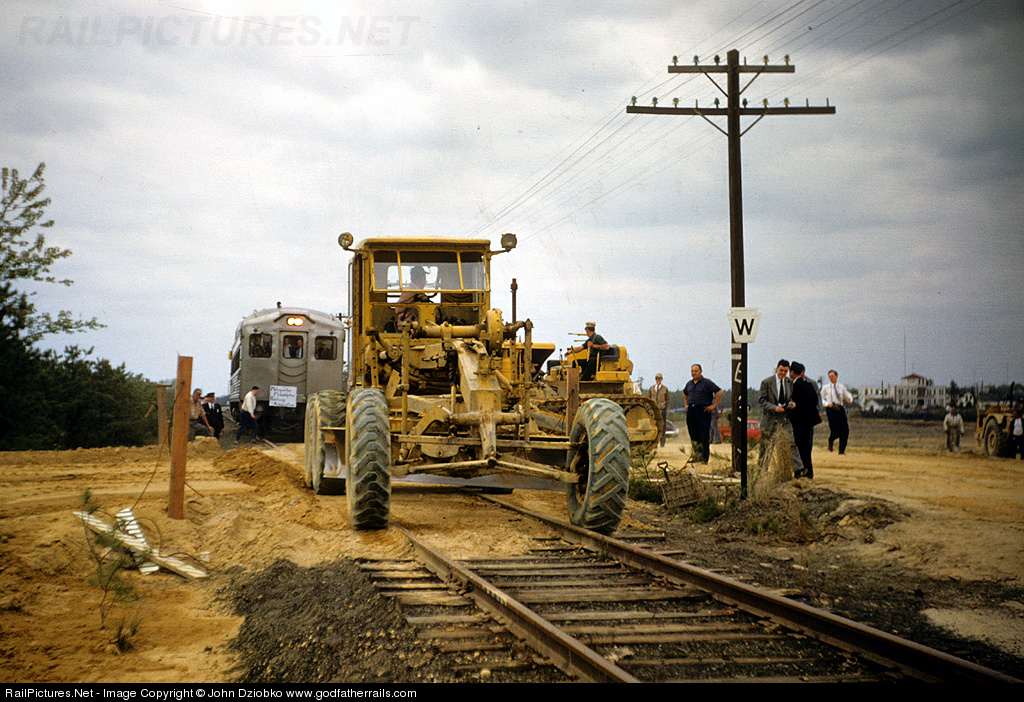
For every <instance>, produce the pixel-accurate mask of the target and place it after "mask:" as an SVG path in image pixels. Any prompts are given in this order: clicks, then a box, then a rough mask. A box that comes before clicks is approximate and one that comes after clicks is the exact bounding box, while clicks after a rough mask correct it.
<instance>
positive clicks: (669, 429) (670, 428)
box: [665, 419, 679, 436]
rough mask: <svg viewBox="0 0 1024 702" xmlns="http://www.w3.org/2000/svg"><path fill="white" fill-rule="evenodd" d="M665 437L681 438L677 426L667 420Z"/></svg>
mask: <svg viewBox="0 0 1024 702" xmlns="http://www.w3.org/2000/svg"><path fill="white" fill-rule="evenodd" d="M665 436H679V430H678V429H676V425H675V424H673V423H672V422H670V421H669V420H667V419H666V420H665Z"/></svg>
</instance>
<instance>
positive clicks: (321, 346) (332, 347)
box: [313, 336, 338, 361]
mask: <svg viewBox="0 0 1024 702" xmlns="http://www.w3.org/2000/svg"><path fill="white" fill-rule="evenodd" d="M335 342H336V339H335V338H334V337H333V336H318V337H317V338H316V346H315V349H314V351H313V355H314V357H315V358H316V359H317V360H318V361H333V360H334V359H336V358H337V357H338V348H337V345H336V343H335Z"/></svg>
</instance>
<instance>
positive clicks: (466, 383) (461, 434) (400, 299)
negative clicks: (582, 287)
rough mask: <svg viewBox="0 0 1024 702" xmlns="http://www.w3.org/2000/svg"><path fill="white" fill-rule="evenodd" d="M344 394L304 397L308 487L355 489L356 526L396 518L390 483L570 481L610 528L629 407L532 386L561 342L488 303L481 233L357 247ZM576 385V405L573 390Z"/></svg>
mask: <svg viewBox="0 0 1024 702" xmlns="http://www.w3.org/2000/svg"><path fill="white" fill-rule="evenodd" d="M339 243H340V244H341V246H342V247H343V248H344V249H345V250H347V251H350V252H351V253H352V259H351V262H350V264H349V278H350V285H351V288H350V305H351V307H350V310H351V319H350V325H351V331H350V334H349V340H350V345H349V353H350V358H349V378H348V387H347V392H345V389H342V388H338V389H337V390H331V391H324V392H321V393H318V394H317V395H316V396H314V397H313V398H311V399H310V400H309V401H308V403H307V419H306V481H307V483H308V484H309V485H310V486H311V487H312V488H313V489H314V490H316V491H317V492H327V491H344V492H345V493H346V494H347V498H348V506H349V519H350V521H351V523H352V525H353V526H354V527H355V528H357V529H380V528H384V527H386V526H387V522H388V515H389V513H390V495H391V483H392V480H417V479H419V480H421V481H423V482H441V483H447V484H452V483H455V484H461V485H469V486H481V487H490V488H498V489H509V488H515V487H527V488H529V487H539V486H540V485H544V486H547V487H550V486H551V485H552V484H556V485H557V484H561V485H564V486H565V490H566V501H567V506H568V511H569V518H570V521H571V522H572V523H573V524H576V525H578V526H581V527H584V528H588V529H592V530H595V531H598V532H602V533H606V534H608V533H611V532H613V531H614V530H615V529H616V527H617V526H618V524H619V521H620V520H621V518H622V512H623V509H624V507H625V501H626V487H627V482H628V474H629V463H630V435H629V430H628V428H627V422H626V415H625V413H624V412H623V410H622V408H621V407H620V406H619V405H618V404H616V403H615V402H614V401H612V400H610V399H608V398H603V397H593V398H587V399H582V400H581V399H580V398H579V394H578V387H576V388H573V387H572V385H571V382H570V384H569V385H568V387H565V386H563V389H562V390H558V389H557V388H555V387H553V386H552V385H550V384H547V383H544V382H539V381H537V380H535V379H536V378H538V377H539V375H540V370H541V368H542V364H543V363H544V361H545V360H546V359H547V358H548V357H549V356H550V355H551V354H552V353H553V351H554V345H553V344H543V343H535V342H534V341H533V324H532V322H530V320H529V319H527V320H524V321H513V322H508V323H506V322H505V321H503V319H502V314H501V312H500V311H499V310H497V309H493V308H492V307H491V293H490V262H491V258H492V257H494V256H496V255H499V254H502V253H506V252H508V251H511V250H512V249H513V248H514V247H515V244H516V241H515V237H514V236H513V235H512V234H506V235H504V236H503V237H502V239H501V245H502V249H501V250H497V251H492V250H491V249H490V242H489V241H487V240H480V239H429V238H387V239H384V238H381V239H367V240H365V241H362V242H360V243H359V244H358V245H353V239H352V237H351V235H349V234H342V235H341V236H340V237H339ZM566 389H567V390H568V391H569V394H570V395H573V397H574V398H575V399H573V398H572V397H569V395H567V394H566V392H565V390H566Z"/></svg>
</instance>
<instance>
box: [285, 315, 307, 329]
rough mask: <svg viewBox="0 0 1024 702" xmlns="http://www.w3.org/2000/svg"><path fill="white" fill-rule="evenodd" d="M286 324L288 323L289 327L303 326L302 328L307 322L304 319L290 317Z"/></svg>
mask: <svg viewBox="0 0 1024 702" xmlns="http://www.w3.org/2000/svg"><path fill="white" fill-rule="evenodd" d="M285 323H286V324H287V325H288V326H289V327H301V326H302V325H303V324H305V323H306V320H305V319H303V318H302V317H289V318H288V319H287V320H286V321H285Z"/></svg>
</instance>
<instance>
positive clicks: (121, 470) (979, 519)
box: [0, 425, 1024, 682]
mask: <svg viewBox="0 0 1024 702" xmlns="http://www.w3.org/2000/svg"><path fill="white" fill-rule="evenodd" d="M876 428H877V425H876ZM935 431H936V430H935V428H934V427H920V428H915V427H909V428H908V427H902V428H901V429H900V431H899V432H897V431H895V430H893V431H888V432H886V433H885V434H884V438H882V439H876V440H873V441H869V440H868V438H867V437H859V438H860V441H859V442H858V441H857V438H858V437H857V435H856V429H855V440H854V442H853V443H852V444H851V449H850V450H849V451H848V453H847V454H846V455H844V456H838V455H837V454H829V453H828V452H826V451H825V450H823V448H820V447H819V448H818V449H816V451H815V458H816V464H815V473H816V479H815V483H816V484H819V485H822V486H826V487H831V488H832V489H834V490H836V491H841V492H844V493H848V494H850V495H854V496H857V497H860V498H863V499H870V498H879V499H884V500H887V501H889V502H892V503H896V504H897V505H899V506H900V507H901V508H902V509H903V510H904V511H905V512H906V517H905V518H904V519H902V520H900V521H898V522H896V523H894V524H892V525H890V526H888V527H886V528H885V529H882V530H880V531H878V532H876V533H875V534H874V535H873V537H872V538H870V539H863V540H847V541H844V542H843V543H841V544H833V545H828V544H821V543H813V544H810V545H807V546H796V545H786V544H781V545H775V546H774V547H773V548H775V549H791V550H793V551H794V553H796V552H798V551H800V550H801V549H802V550H804V553H803V556H802V557H806V556H807V551H808V549H811V550H813V549H825V548H843V549H847V550H848V551H849V553H851V554H852V555H854V556H856V557H857V558H860V559H863V560H865V561H866V562H875V561H878V562H883V561H892V560H897V561H899V562H900V563H901V564H902V565H903V566H905V567H910V568H914V569H918V570H920V571H921V572H923V573H925V574H927V575H929V576H931V577H936V578H949V579H953V580H956V581H961V582H969V581H982V580H984V581H998V582H1001V583H1005V584H1009V585H1015V586H1021V585H1022V583H1024V461H1012V460H1007V459H990V458H987V457H984V456H982V455H980V454H978V453H976V452H969V451H965V452H963V453H960V454H948V453H945V452H943V451H941V450H938V447H939V445H940V443H941V439H940V438H936V435H935ZM900 432H902V433H900ZM903 434H905V435H906V438H905V440H904V438H903ZM894 437H898V438H894ZM819 439H820V438H819ZM866 443H872V444H874V446H875V447H872V448H864V447H863V445H864V444H866ZM886 443H888V444H891V445H890V446H888V447H884V446H882V445H883V444H886ZM681 445H682V442H680V441H679V440H674V441H673V442H671V443H670V445H669V446H668V447H666V449H664V450H663V451H662V452H661V455H660V457H659V458H660V459H662V460H669V461H670V462H671V463H673V464H679V465H682V463H683V462H685V460H686V456H685V454H683V453H682V452H681V451H680V450H679V447H680V446H681ZM965 445H966V446H968V447H969V446H970V445H971V443H970V442H969V441H965ZM713 449H714V451H715V453H716V455H717V456H719V458H716V459H713V460H712V466H711V467H712V468H714V467H715V465H716V464H718V465H719V466H724V465H725V461H726V459H725V456H726V455H727V452H726V450H727V449H726V447H723V446H715V447H713ZM301 451H302V448H301V446H296V445H288V446H283V447H281V449H280V450H270V451H268V452H260V451H257V450H256V449H254V448H251V447H243V448H240V449H237V450H234V451H230V452H227V453H224V452H222V450H221V448H220V447H219V446H218V445H217V444H216V442H214V441H213V440H212V439H202V438H200V439H197V442H196V443H195V444H194V445H193V446H192V447H191V448H190V455H189V460H188V467H187V480H188V488H187V491H186V519H184V520H172V519H169V518H168V517H167V515H166V507H167V490H168V474H169V459H168V457H167V455H166V453H164V452H159V451H158V450H157V449H156V448H155V447H154V448H137V449H129V448H124V449H102V450H99V449H98V450H78V451H68V452H22V453H6V454H0V669H2V670H3V671H4V672H3V677H4V679H5V680H7V681H19V682H46V681H50V682H97V681H105V682H186V681H187V682H216V681H226V680H230V679H232V675H233V673H232V665H233V658H232V654H231V652H230V650H229V649H228V642H229V641H230V639H231V638H232V637H233V636H234V635H235V633H236V632H237V630H238V626H239V623H240V620H239V619H238V618H237V617H233V616H231V615H230V614H229V613H228V612H227V610H226V607H225V605H224V604H223V603H222V602H221V601H220V600H219V599H218V594H217V593H218V589H219V588H221V587H223V586H224V584H225V582H226V577H227V576H226V575H225V573H226V572H228V571H232V570H236V571H237V570H239V569H245V570H256V569H259V568H261V567H264V566H266V565H268V564H270V563H271V562H273V561H274V560H276V559H277V558H280V557H285V558H288V559H290V560H292V561H294V562H295V563H298V564H300V565H309V564H313V563H316V562H320V561H323V560H331V559H337V558H343V557H348V558H360V557H402V556H405V555H408V553H409V551H408V548H407V546H406V544H405V542H404V539H403V538H402V536H401V535H400V534H399V533H398V532H397V530H395V529H389V530H386V531H383V532H372V533H357V532H354V531H352V530H351V529H350V528H349V526H348V521H347V516H346V505H345V498H344V497H330V496H315V495H313V494H311V493H310V492H309V491H308V490H306V489H305V488H303V487H302V486H301V473H300V469H299V468H298V467H297V462H298V458H299V457H300V456H301ZM86 489H88V490H91V491H92V493H93V496H94V499H95V500H96V501H97V502H98V503H100V504H101V505H103V508H104V509H103V511H101V514H103V513H107V514H109V513H113V512H116V511H117V510H120V509H122V508H124V507H132V508H133V510H134V513H135V514H136V516H137V517H138V518H139V521H140V523H141V524H142V526H143V529H144V530H145V531H146V533H147V535H148V536H149V539H150V542H151V545H153V546H155V547H157V548H159V549H160V550H161V551H162V552H164V553H172V552H173V553H177V554H179V555H180V556H181V557H182V558H184V559H189V560H192V561H193V562H196V563H199V564H201V565H202V566H203V567H204V568H207V569H208V570H209V572H210V573H211V577H210V578H208V579H206V580H199V581H187V580H185V579H183V578H181V577H179V576H177V575H173V574H170V573H166V572H161V573H157V574H154V575H147V576H144V575H141V574H139V573H138V572H136V571H131V572H128V573H127V574H126V577H127V578H128V580H130V581H131V582H132V583H133V584H134V585H135V589H136V593H137V599H135V600H134V601H131V602H126V603H122V604H118V605H117V607H116V608H115V610H114V611H113V612H112V613H111V615H110V616H109V617H108V623H107V627H106V628H104V629H101V628H100V616H99V602H100V598H101V592H100V590H98V589H97V588H96V587H95V586H92V585H90V584H89V583H88V582H87V580H88V578H89V575H90V572H91V570H92V568H93V562H92V559H91V556H90V552H89V549H88V547H87V539H86V535H85V530H84V528H83V525H82V524H81V522H80V520H79V519H77V518H76V517H74V516H73V511H74V510H76V509H78V508H79V506H80V503H81V498H80V496H81V494H82V492H83V491H85V490H86ZM513 497H514V499H516V500H518V501H520V502H522V503H523V504H525V505H526V506H528V507H530V508H532V509H535V510H537V511H542V512H546V513H549V514H552V515H555V516H564V514H565V502H564V497H563V496H562V495H560V494H557V493H544V492H517V493H516V494H515V495H514V496H513ZM392 512H393V516H394V518H395V519H396V520H397V521H399V522H401V523H403V524H405V525H407V526H409V527H410V528H413V529H415V530H417V531H418V532H420V533H424V534H426V538H427V539H428V540H429V541H431V542H433V543H435V544H436V545H437V546H438V547H439V548H442V549H452V550H455V549H458V553H459V554H461V555H464V556H474V555H485V554H493V553H501V552H516V551H521V550H522V549H524V548H525V547H526V546H527V545H528V544H529V542H530V540H531V539H532V538H533V537H535V536H543V535H545V534H544V530H543V528H541V527H538V526H535V525H532V524H530V523H528V522H525V521H523V520H521V519H519V518H517V517H515V516H513V515H511V514H510V513H505V512H498V513H496V512H495V511H494V510H493V508H490V507H488V506H485V505H482V504H480V503H479V501H477V500H475V498H472V497H468V496H464V495H461V494H457V493H454V492H452V491H450V490H446V489H429V488H412V487H405V486H400V487H396V489H395V493H394V496H393V507H392ZM645 526H646V525H645V524H643V523H640V522H637V521H636V520H634V519H633V518H632V517H631V516H630V515H629V511H628V507H627V516H626V519H625V520H624V524H623V529H643V528H645ZM1020 609H1022V608H1021V605H1020V604H1019V603H1006V602H993V603H980V604H979V606H977V607H974V608H972V609H971V611H936V612H934V613H930V615H931V616H933V619H934V621H936V623H939V624H940V625H942V626H947V627H950V628H953V629H956V630H958V631H960V632H961V633H962V634H963V635H965V636H979V637H988V638H989V640H992V641H993V642H994V643H996V644H998V645H1001V646H1005V647H1007V649H1006V650H1009V651H1011V652H1013V650H1014V647H1015V646H1022V643H1021V642H1024V626H1022V625H1024V614H1022V612H1021V611H1020ZM132 617H138V618H139V619H140V621H141V625H140V627H139V631H138V634H137V635H136V636H135V637H134V639H133V642H134V644H135V645H134V648H133V649H132V650H130V651H128V652H127V653H123V654H118V653H117V651H116V648H114V647H113V645H112V644H111V640H112V635H113V634H112V629H113V624H116V622H117V621H119V620H121V619H130V618H132ZM1016 655H1020V656H1024V649H1022V650H1021V651H1020V652H1018V653H1016Z"/></svg>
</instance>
